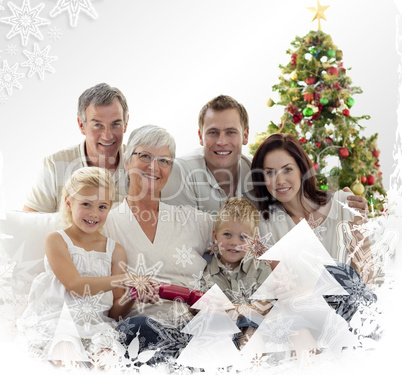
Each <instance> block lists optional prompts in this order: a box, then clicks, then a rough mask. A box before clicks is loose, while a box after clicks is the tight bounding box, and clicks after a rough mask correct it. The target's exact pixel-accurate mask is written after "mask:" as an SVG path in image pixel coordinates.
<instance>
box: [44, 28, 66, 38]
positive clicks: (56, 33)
mask: <svg viewBox="0 0 402 375" xmlns="http://www.w3.org/2000/svg"><path fill="white" fill-rule="evenodd" d="M47 35H49V38H50V39H52V40H54V41H57V40H60V39H61V37H62V35H63V34H62V33H61V29H60V28H58V27H51V28H50V29H49V31H48V32H47Z"/></svg>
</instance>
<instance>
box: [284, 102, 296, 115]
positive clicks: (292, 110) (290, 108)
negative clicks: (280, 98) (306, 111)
mask: <svg viewBox="0 0 402 375" xmlns="http://www.w3.org/2000/svg"><path fill="white" fill-rule="evenodd" d="M286 109H287V110H288V112H289V113H291V114H292V115H294V114H296V113H297V112H299V108H298V107H297V105H295V104H288V105H287V106H286Z"/></svg>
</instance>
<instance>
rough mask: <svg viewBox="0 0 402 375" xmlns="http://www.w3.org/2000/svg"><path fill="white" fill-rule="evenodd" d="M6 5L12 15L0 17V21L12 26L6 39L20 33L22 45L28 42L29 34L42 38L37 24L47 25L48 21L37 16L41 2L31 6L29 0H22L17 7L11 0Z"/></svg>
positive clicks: (41, 6) (42, 5)
mask: <svg viewBox="0 0 402 375" xmlns="http://www.w3.org/2000/svg"><path fill="white" fill-rule="evenodd" d="M8 6H9V7H10V10H11V12H12V13H13V16H11V17H3V18H1V19H0V22H3V23H6V24H9V25H12V26H13V27H12V28H11V30H10V32H9V33H8V34H7V35H6V37H7V39H10V38H12V37H13V36H15V35H17V34H20V35H21V40H22V45H23V46H26V45H27V44H28V38H29V36H30V35H31V34H32V35H33V36H35V37H36V38H38V39H39V40H42V39H43V35H42V33H41V32H40V31H39V29H38V26H43V25H48V24H49V23H50V22H49V20H47V19H44V18H40V17H38V14H39V13H40V11H41V10H42V9H43V7H44V6H45V4H43V3H42V4H39V5H38V6H37V7H35V8H31V5H30V3H29V0H24V1H23V3H22V7H21V8H18V7H17V6H16V5H15V4H13V3H12V2H11V1H10V2H8Z"/></svg>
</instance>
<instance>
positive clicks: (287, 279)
mask: <svg viewBox="0 0 402 375" xmlns="http://www.w3.org/2000/svg"><path fill="white" fill-rule="evenodd" d="M273 275H275V283H277V284H279V286H280V287H284V288H286V290H287V291H289V290H291V289H292V288H293V287H295V286H297V283H296V282H295V281H294V280H297V279H298V276H297V274H296V273H295V272H293V268H291V267H290V268H287V267H277V268H275V271H274V273H273Z"/></svg>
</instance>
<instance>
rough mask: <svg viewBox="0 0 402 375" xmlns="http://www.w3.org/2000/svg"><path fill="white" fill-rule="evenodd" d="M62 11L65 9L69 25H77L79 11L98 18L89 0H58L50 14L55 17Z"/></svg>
mask: <svg viewBox="0 0 402 375" xmlns="http://www.w3.org/2000/svg"><path fill="white" fill-rule="evenodd" d="M64 11H67V12H68V14H69V15H70V25H71V27H75V26H77V21H78V16H79V14H80V12H81V11H83V12H84V13H86V14H88V15H89V16H91V17H92V18H93V19H96V18H98V14H97V13H96V11H95V9H94V8H93V7H92V5H91V3H90V1H89V0H58V2H57V4H56V6H55V7H54V8H53V9H52V11H51V12H50V16H51V17H56V16H57V15H58V14H60V13H62V12H64Z"/></svg>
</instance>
